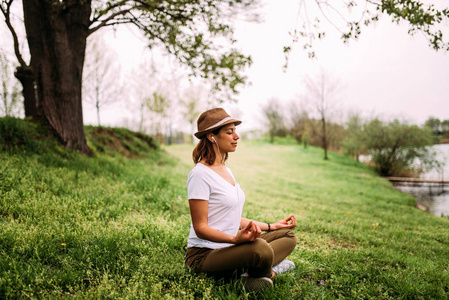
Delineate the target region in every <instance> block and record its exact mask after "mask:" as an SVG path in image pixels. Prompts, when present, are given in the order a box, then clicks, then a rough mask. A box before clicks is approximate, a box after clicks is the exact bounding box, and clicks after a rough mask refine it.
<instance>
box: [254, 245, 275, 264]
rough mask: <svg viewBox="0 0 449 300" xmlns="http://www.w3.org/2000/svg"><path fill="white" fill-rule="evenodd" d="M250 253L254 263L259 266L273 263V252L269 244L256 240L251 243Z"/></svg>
mask: <svg viewBox="0 0 449 300" xmlns="http://www.w3.org/2000/svg"><path fill="white" fill-rule="evenodd" d="M251 253H252V256H253V258H254V260H255V262H257V263H259V264H264V263H266V264H268V265H269V264H270V263H271V262H272V261H273V257H274V252H273V248H271V246H270V244H269V243H267V241H265V240H263V239H256V241H254V242H253V243H252V247H251Z"/></svg>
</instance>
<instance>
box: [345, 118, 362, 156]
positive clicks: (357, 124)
mask: <svg viewBox="0 0 449 300" xmlns="http://www.w3.org/2000/svg"><path fill="white" fill-rule="evenodd" d="M363 124H364V121H363V120H362V119H361V118H360V116H358V115H353V116H351V117H349V120H348V122H347V124H346V125H347V128H346V129H347V136H346V137H345V138H344V139H343V141H342V142H341V148H342V150H343V153H344V154H345V155H349V156H352V157H354V158H355V159H356V160H357V161H358V160H359V156H360V154H362V153H363V151H364V140H365V135H364V133H363Z"/></svg>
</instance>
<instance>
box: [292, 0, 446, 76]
mask: <svg viewBox="0 0 449 300" xmlns="http://www.w3.org/2000/svg"><path fill="white" fill-rule="evenodd" d="M426 2H427V1H420V0H380V1H333V2H332V3H330V2H328V1H305V2H302V4H301V6H300V9H299V12H298V14H299V19H301V20H302V24H299V25H298V27H297V28H295V29H294V30H292V31H291V32H290V35H291V36H292V44H291V45H290V46H285V47H284V53H285V56H286V64H285V67H287V65H288V58H289V55H290V53H291V51H292V48H293V44H294V43H297V42H298V41H300V40H304V44H303V49H304V50H305V51H306V52H307V54H308V56H309V58H315V51H314V47H313V42H314V41H316V40H320V39H324V38H325V37H326V32H325V31H324V30H323V29H322V22H323V21H327V22H329V23H330V24H331V25H332V26H333V27H337V29H338V31H339V32H341V38H342V40H343V42H344V43H348V42H349V41H350V40H357V39H358V38H359V37H360V35H361V34H362V31H363V27H367V26H370V25H372V24H374V23H376V22H377V21H379V19H380V18H381V17H382V15H386V16H390V18H391V21H392V22H394V23H397V24H404V23H405V24H406V25H407V26H408V27H409V30H408V34H410V35H414V34H416V33H422V34H423V35H424V36H425V37H426V38H427V41H428V43H429V46H430V47H432V48H433V49H435V50H443V51H449V42H448V41H447V39H445V38H444V37H443V31H442V30H441V28H442V26H445V25H447V21H448V20H449V8H448V7H447V4H443V5H445V6H446V8H442V9H437V8H435V6H434V5H433V4H428V3H426ZM308 5H309V6H308ZM311 5H316V6H317V7H310V6H311ZM312 11H318V12H320V13H319V14H311V13H310V12H312Z"/></svg>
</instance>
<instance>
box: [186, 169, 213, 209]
mask: <svg viewBox="0 0 449 300" xmlns="http://www.w3.org/2000/svg"><path fill="white" fill-rule="evenodd" d="M204 175H205V174H202V172H198V169H196V170H192V171H191V172H190V173H189V177H188V178H187V195H188V199H189V200H190V199H201V200H207V201H209V198H210V185H209V183H208V182H207V180H206V176H204Z"/></svg>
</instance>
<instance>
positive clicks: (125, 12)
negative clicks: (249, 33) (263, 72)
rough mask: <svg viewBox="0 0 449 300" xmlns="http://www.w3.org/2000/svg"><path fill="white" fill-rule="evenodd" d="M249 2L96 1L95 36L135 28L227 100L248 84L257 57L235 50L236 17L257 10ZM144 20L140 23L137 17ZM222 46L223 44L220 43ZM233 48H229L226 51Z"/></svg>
mask: <svg viewBox="0 0 449 300" xmlns="http://www.w3.org/2000/svg"><path fill="white" fill-rule="evenodd" d="M254 2H255V1H254V0H244V1H240V0H239V1H235V0H233V1H222V0H220V1H181V2H180V1H172V0H166V1H154V0H146V1H108V2H95V3H94V5H93V14H94V18H93V23H92V26H91V31H95V30H97V29H98V28H99V27H102V26H112V25H116V24H118V23H131V24H133V25H135V26H136V27H137V28H138V29H139V30H141V31H142V32H143V33H144V34H145V36H146V38H147V39H148V44H149V47H150V48H152V47H156V46H162V47H163V48H164V49H165V50H166V51H167V52H169V53H170V54H172V55H174V56H175V57H176V58H177V59H178V61H179V62H181V63H182V64H183V65H185V66H187V67H188V68H189V69H190V70H191V72H192V74H193V75H195V76H201V77H202V78H206V79H209V80H210V81H211V82H212V85H213V88H214V90H215V91H216V92H219V94H218V95H219V96H220V97H223V98H220V99H221V100H227V99H228V97H230V94H229V92H231V93H236V92H237V87H238V86H239V85H241V84H243V83H244V82H245V81H246V76H244V75H242V74H241V73H242V71H243V70H244V69H245V68H246V67H247V66H249V65H250V64H251V58H250V57H249V56H246V55H244V54H242V53H240V52H239V51H238V50H237V49H236V48H233V47H232V44H233V43H234V39H233V18H235V16H236V15H237V14H239V13H241V12H243V11H248V10H249V9H250V8H251V7H253V3H254ZM136 15H138V16H139V17H138V18H136V17H135V16H136ZM217 41H218V42H217ZM223 41H226V42H228V43H229V47H228V49H226V48H224V47H222V45H223Z"/></svg>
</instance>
